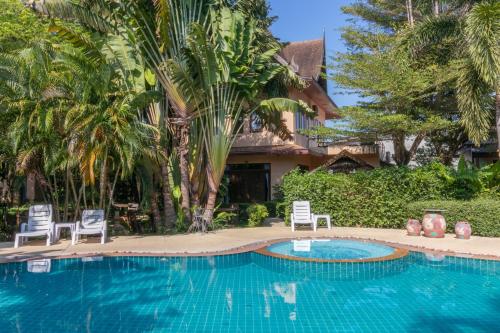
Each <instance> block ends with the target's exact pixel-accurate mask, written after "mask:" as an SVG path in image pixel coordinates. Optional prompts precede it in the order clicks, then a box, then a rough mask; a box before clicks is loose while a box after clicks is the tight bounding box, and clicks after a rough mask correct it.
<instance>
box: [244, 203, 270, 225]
mask: <svg viewBox="0 0 500 333" xmlns="http://www.w3.org/2000/svg"><path fill="white" fill-rule="evenodd" d="M247 214H248V226H250V227H258V226H261V225H262V223H263V222H264V220H265V219H266V218H267V217H268V216H269V212H268V211H267V208H266V206H264V205H260V204H253V205H250V206H249V207H248V208H247Z"/></svg>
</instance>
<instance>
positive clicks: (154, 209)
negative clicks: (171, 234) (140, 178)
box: [151, 182, 161, 231]
mask: <svg viewBox="0 0 500 333" xmlns="http://www.w3.org/2000/svg"><path fill="white" fill-rule="evenodd" d="M153 183H154V182H153ZM151 215H152V217H153V221H152V222H153V223H152V224H151V229H152V231H156V226H157V225H158V224H160V223H161V215H160V210H159V209H158V193H156V190H155V189H154V188H153V189H151Z"/></svg>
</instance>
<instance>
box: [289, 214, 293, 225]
mask: <svg viewBox="0 0 500 333" xmlns="http://www.w3.org/2000/svg"><path fill="white" fill-rule="evenodd" d="M290 222H291V223H293V213H292V214H290Z"/></svg>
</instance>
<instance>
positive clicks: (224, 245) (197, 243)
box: [0, 224, 500, 262]
mask: <svg viewBox="0 0 500 333" xmlns="http://www.w3.org/2000/svg"><path fill="white" fill-rule="evenodd" d="M311 237H338V238H355V239H365V240H373V241H378V242H384V243H388V244H390V245H394V246H398V247H402V248H405V249H410V250H417V251H426V252H440V253H445V254H457V255H460V256H464V257H475V258H483V259H496V260H500V238H489V237H477V236H473V237H472V238H471V239H470V240H461V239H456V238H455V236H454V235H451V234H447V235H446V237H445V238H441V239H430V238H425V237H422V236H420V237H415V236H407V235H406V231H405V230H395V229H372V228H342V227H333V228H332V229H331V230H328V229H326V228H319V229H318V231H317V232H313V231H312V230H308V229H301V230H298V231H296V232H291V230H290V228H289V227H285V226H283V225H282V224H278V225H273V226H269V227H260V228H244V229H241V228H237V229H225V230H218V231H216V232H211V233H208V234H183V235H171V236H119V237H111V238H110V239H109V240H108V243H106V244H104V245H101V244H100V243H99V239H97V238H90V239H88V240H85V239H84V240H82V241H81V242H80V243H79V244H77V245H74V246H72V245H71V242H70V241H69V240H65V239H63V240H61V241H59V242H58V243H56V244H54V245H52V246H50V247H48V246H45V241H42V240H34V241H30V242H28V243H26V244H25V245H23V246H21V247H19V248H17V249H15V248H14V247H13V243H12V242H4V243H0V262H7V261H15V260H23V259H29V258H39V257H71V256H84V255H91V254H106V255H134V254H139V255H176V256H184V255H213V254H227V253H238V252H244V251H249V250H256V249H258V248H262V247H263V246H265V245H266V244H267V243H268V242H272V241H276V240H278V239H290V238H311Z"/></svg>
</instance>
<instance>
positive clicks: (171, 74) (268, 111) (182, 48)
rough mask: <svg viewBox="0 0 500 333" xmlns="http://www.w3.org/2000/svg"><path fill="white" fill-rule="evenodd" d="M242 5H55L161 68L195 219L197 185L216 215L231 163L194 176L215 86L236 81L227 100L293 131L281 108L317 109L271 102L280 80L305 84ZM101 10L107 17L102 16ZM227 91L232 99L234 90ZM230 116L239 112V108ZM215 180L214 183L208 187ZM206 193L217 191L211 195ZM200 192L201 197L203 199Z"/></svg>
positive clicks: (163, 1) (160, 1) (186, 198)
mask: <svg viewBox="0 0 500 333" xmlns="http://www.w3.org/2000/svg"><path fill="white" fill-rule="evenodd" d="M237 3H238V2H237ZM242 3H245V4H246V5H245V6H244V10H245V11H239V10H238V6H237V5H236V6H233V7H228V6H226V3H225V2H224V1H207V0H187V1H181V0H157V1H154V7H152V6H148V5H147V4H146V3H140V4H130V3H126V2H123V3H118V4H117V3H116V2H113V1H106V0H104V1H100V2H99V3H87V2H83V3H81V4H80V5H79V6H76V5H74V4H72V3H69V2H55V4H53V5H52V6H51V7H49V8H51V9H52V10H51V13H53V14H57V15H59V16H62V17H73V18H75V17H76V18H78V19H79V21H80V22H81V23H82V24H84V25H85V26H87V27H89V28H92V29H93V30H96V31H100V32H105V33H106V34H108V35H112V36H118V37H119V38H120V40H122V41H125V42H126V44H127V45H129V46H130V47H131V48H132V49H135V50H136V51H137V52H140V54H141V56H142V59H143V63H144V66H145V67H146V68H147V69H149V70H151V71H152V72H153V73H154V76H155V79H156V80H157V81H158V82H159V84H160V85H161V87H162V91H161V92H162V95H163V96H165V98H166V101H167V102H168V108H169V114H168V124H169V128H170V129H171V130H172V138H173V140H172V143H173V147H175V150H176V151H177V154H178V157H179V169H180V175H181V181H180V185H181V186H180V188H181V193H182V196H181V197H182V204H181V206H182V210H183V213H184V215H185V216H186V217H188V219H190V218H189V216H190V213H191V212H190V204H191V194H192V193H191V189H193V188H195V189H196V192H197V193H200V194H201V193H203V194H202V195H201V196H199V195H196V196H197V197H200V198H202V199H203V201H204V202H207V200H208V196H210V202H211V203H210V204H209V205H208V206H207V211H208V212H209V213H208V216H209V218H208V220H210V218H211V216H212V213H213V207H212V206H213V205H212V202H214V201H215V200H212V199H213V198H214V195H216V193H217V191H218V183H220V179H219V180H218V181H217V178H218V177H219V175H222V172H223V171H222V172H221V171H220V168H222V170H223V166H224V164H225V158H224V159H223V161H224V163H218V164H217V169H218V170H217V171H215V169H214V168H215V164H214V163H212V165H210V163H208V162H207V163H206V164H205V165H206V166H207V167H208V168H210V169H211V170H212V171H211V172H210V174H213V175H215V176H216V177H208V178H209V179H203V177H204V176H203V175H204V174H205V173H204V172H202V173H198V174H196V175H195V177H191V176H192V175H193V174H192V173H191V172H190V169H191V168H190V157H191V158H194V159H196V160H197V159H200V158H201V159H205V161H206V157H207V145H206V142H205V140H207V138H208V136H205V135H199V133H198V132H199V131H200V130H202V129H207V128H208V127H207V126H206V124H207V123H203V122H204V121H208V120H209V118H207V115H212V116H213V115H215V113H213V112H210V110H217V109H218V107H217V106H218V105H221V104H222V101H221V100H219V97H221V96H222V95H224V94H214V91H220V89H222V87H227V86H231V87H232V88H231V89H234V91H235V93H234V94H231V96H233V97H232V98H234V99H235V101H233V102H231V103H229V104H227V105H240V104H241V105H243V104H244V105H245V106H246V107H245V109H244V110H243V113H244V114H245V115H246V114H249V113H251V112H253V111H254V110H257V111H256V112H259V113H260V115H262V118H263V120H264V122H265V124H266V125H269V128H271V129H273V130H276V131H279V130H281V131H282V132H285V131H283V125H282V123H281V119H280V117H279V114H280V112H282V111H295V110H301V111H309V112H310V111H311V110H310V109H309V108H308V107H307V105H306V104H305V103H303V102H296V101H292V100H289V99H287V98H271V99H267V100H266V97H267V96H270V97H277V96H279V95H278V94H277V93H276V92H277V91H278V92H283V88H282V87H283V86H285V85H284V84H281V85H278V84H275V85H272V84H271V83H272V82H273V80H274V81H276V80H278V79H281V80H287V83H290V82H292V83H294V84H296V85H298V86H300V85H302V84H303V82H301V80H300V79H299V78H298V77H297V76H296V75H295V73H291V71H290V70H289V69H288V68H287V66H286V65H283V64H281V63H280V62H279V61H277V60H276V59H275V57H276V54H277V52H278V51H279V44H278V43H277V42H276V41H275V40H274V41H271V42H269V43H264V42H263V41H265V40H266V39H265V38H259V37H261V36H267V37H269V33H268V32H266V31H264V30H263V29H262V27H261V26H259V25H258V24H257V22H256V21H255V20H254V19H252V18H249V17H246V16H245V13H248V10H249V7H248V6H249V5H250V4H251V2H249V1H242ZM242 10H243V9H242ZM99 12H101V13H106V15H96V13H99ZM276 87H281V89H276ZM270 88H274V89H270ZM266 92H267V93H266ZM224 96H226V97H224V98H227V95H224ZM282 97H284V96H282ZM236 101H237V102H236ZM226 102H227V101H226ZM257 107H258V109H257ZM229 111H230V110H229ZM229 111H228V110H226V112H229ZM233 111H236V110H233ZM277 115H278V116H277ZM227 116H229V117H233V115H232V114H231V113H228V114H227ZM200 122H201V123H200ZM196 124H198V125H196ZM194 125H196V126H194ZM226 134H227V135H228V136H229V139H228V142H230V143H231V144H230V145H226V148H225V149H226V150H227V149H230V147H231V145H232V140H233V138H234V133H226ZM285 134H286V133H285ZM193 138H197V140H192V139H193ZM227 152H229V151H228V150H227ZM190 154H191V155H192V154H195V155H193V156H190ZM224 155H225V156H226V158H227V154H222V155H221V156H224ZM192 162H193V161H192ZM212 178H213V179H212ZM193 180H195V182H193ZM206 180H210V182H208V181H206ZM207 184H208V185H210V184H211V185H212V186H211V187H212V188H211V189H209V190H208V191H206V186H207ZM191 185H195V186H191ZM209 187H210V186H209ZM206 192H208V193H211V194H210V195H207V194H206ZM197 197H195V198H194V199H195V200H194V201H195V202H196V201H197V200H198V199H197Z"/></svg>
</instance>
